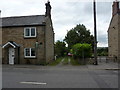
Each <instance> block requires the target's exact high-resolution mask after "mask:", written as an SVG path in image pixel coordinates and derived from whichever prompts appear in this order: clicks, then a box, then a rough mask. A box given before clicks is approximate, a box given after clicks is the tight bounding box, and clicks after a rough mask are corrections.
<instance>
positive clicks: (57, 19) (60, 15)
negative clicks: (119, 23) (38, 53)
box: [0, 0, 114, 47]
mask: <svg viewBox="0 0 120 90" xmlns="http://www.w3.org/2000/svg"><path fill="white" fill-rule="evenodd" d="M113 1H114V0H109V1H108V0H106V1H105V0H98V2H97V35H98V38H97V39H98V47H106V46H108V44H107V43H108V39H107V38H108V35H107V30H108V27H109V23H110V20H111V17H112V2H113ZM46 2H47V0H0V10H1V11H2V13H1V16H2V17H9V16H26V15H44V14H45V3H46ZM50 2H51V6H52V20H53V26H54V31H55V41H57V40H63V39H64V37H65V35H66V33H67V31H68V30H70V29H71V28H73V27H75V26H76V25H77V24H84V25H85V26H86V28H87V29H89V30H90V32H91V34H93V33H94V24H93V21H94V20H93V2H92V0H84V1H83V0H50Z"/></svg>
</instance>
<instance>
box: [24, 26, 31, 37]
mask: <svg viewBox="0 0 120 90" xmlns="http://www.w3.org/2000/svg"><path fill="white" fill-rule="evenodd" d="M25 36H30V29H28V28H27V29H25Z"/></svg>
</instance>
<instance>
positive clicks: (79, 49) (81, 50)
mask: <svg viewBox="0 0 120 90" xmlns="http://www.w3.org/2000/svg"><path fill="white" fill-rule="evenodd" d="M91 49H92V47H91V45H90V44H86V43H84V44H80V43H78V44H75V45H74V46H73V48H72V53H73V55H74V57H77V58H82V57H84V58H87V57H91V55H92V51H91Z"/></svg>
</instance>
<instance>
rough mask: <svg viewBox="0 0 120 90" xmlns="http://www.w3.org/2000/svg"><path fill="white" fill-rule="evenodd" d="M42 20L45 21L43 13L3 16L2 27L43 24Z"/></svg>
mask: <svg viewBox="0 0 120 90" xmlns="http://www.w3.org/2000/svg"><path fill="white" fill-rule="evenodd" d="M0 21H1V20H0ZM44 22H45V15H32V16H17V17H3V18H2V27H12V26H30V25H45V23H44ZM0 27H1V25H0Z"/></svg>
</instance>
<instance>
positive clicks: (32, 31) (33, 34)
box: [31, 28, 35, 36]
mask: <svg viewBox="0 0 120 90" xmlns="http://www.w3.org/2000/svg"><path fill="white" fill-rule="evenodd" d="M31 36H35V28H31Z"/></svg>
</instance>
